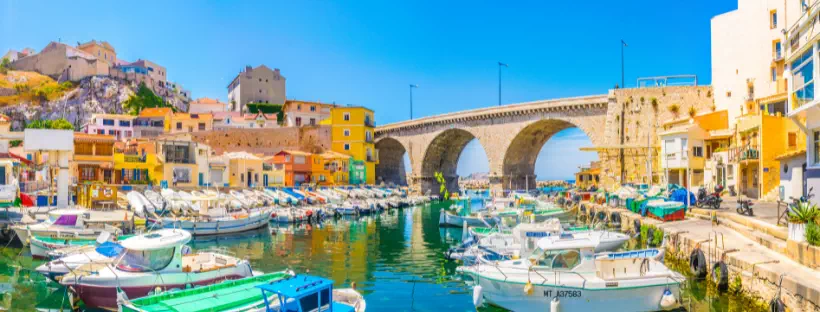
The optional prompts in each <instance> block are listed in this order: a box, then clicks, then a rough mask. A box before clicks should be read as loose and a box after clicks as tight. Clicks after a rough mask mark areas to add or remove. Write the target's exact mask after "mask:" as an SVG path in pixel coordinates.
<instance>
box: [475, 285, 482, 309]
mask: <svg viewBox="0 0 820 312" xmlns="http://www.w3.org/2000/svg"><path fill="white" fill-rule="evenodd" d="M482 304H484V295H483V294H481V285H479V286H476V287H473V305H474V306H476V307H480V306H481V305H482Z"/></svg>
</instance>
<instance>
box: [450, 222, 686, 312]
mask: <svg viewBox="0 0 820 312" xmlns="http://www.w3.org/2000/svg"><path fill="white" fill-rule="evenodd" d="M596 246H597V243H596V242H594V241H593V240H591V239H589V238H572V239H564V238H560V237H559V236H550V237H545V238H542V239H541V240H539V241H538V248H537V249H536V250H535V251H533V253H532V255H531V256H529V257H528V258H525V259H517V260H507V261H498V262H493V263H490V264H487V263H478V264H475V265H472V266H462V267H458V268H457V271H458V272H460V273H461V274H462V275H463V276H464V278H465V279H466V280H468V282H469V283H471V284H473V285H474V287H473V298H475V299H474V304H475V305H476V306H480V305H482V302H483V301H486V302H487V303H491V304H493V305H496V306H499V307H502V308H505V309H508V310H512V311H544V309H546V307H550V308H551V309H552V311H559V310H560V311H563V312H577V311H657V310H666V309H671V308H675V307H677V306H679V305H680V285H681V283H682V282H683V281H684V280H685V278H684V277H683V275H681V274H679V273H677V272H674V271H672V270H670V269H669V268H667V267H666V266H664V265H663V263H661V262H660V261H658V260H657V259H655V256H657V255H658V254H659V251H658V250H644V251H641V252H623V253H609V254H601V255H596V254H595V252H594V250H595V247H596Z"/></svg>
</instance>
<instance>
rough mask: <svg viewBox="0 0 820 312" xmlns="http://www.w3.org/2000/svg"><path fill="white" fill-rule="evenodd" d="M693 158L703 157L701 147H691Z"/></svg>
mask: <svg viewBox="0 0 820 312" xmlns="http://www.w3.org/2000/svg"><path fill="white" fill-rule="evenodd" d="M692 156H693V157H703V146H692Z"/></svg>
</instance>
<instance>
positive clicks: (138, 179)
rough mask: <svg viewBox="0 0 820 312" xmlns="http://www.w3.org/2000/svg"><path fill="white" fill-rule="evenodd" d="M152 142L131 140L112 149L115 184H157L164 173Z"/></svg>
mask: <svg viewBox="0 0 820 312" xmlns="http://www.w3.org/2000/svg"><path fill="white" fill-rule="evenodd" d="M162 167H163V166H162V161H161V159H160V158H159V157H157V153H156V146H155V144H154V142H151V141H148V140H131V141H128V142H125V144H123V146H122V147H118V148H115V149H114V183H115V184H153V185H159V183H160V181H162V180H164V178H165V175H164V172H163V168H162Z"/></svg>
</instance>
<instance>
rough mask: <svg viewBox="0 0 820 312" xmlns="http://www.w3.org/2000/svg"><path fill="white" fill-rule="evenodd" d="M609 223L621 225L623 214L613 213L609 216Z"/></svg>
mask: <svg viewBox="0 0 820 312" xmlns="http://www.w3.org/2000/svg"><path fill="white" fill-rule="evenodd" d="M609 222H612V223H617V224H621V214H620V213H618V212H613V213H612V214H610V215H609Z"/></svg>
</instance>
